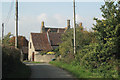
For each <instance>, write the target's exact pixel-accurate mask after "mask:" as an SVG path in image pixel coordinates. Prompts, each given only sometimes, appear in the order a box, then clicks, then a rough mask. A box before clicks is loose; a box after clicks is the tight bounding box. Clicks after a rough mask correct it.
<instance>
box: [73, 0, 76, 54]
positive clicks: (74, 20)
mask: <svg viewBox="0 0 120 80" xmlns="http://www.w3.org/2000/svg"><path fill="white" fill-rule="evenodd" d="M75 15H76V14H75V0H73V28H74V31H73V32H74V54H76V16H75Z"/></svg>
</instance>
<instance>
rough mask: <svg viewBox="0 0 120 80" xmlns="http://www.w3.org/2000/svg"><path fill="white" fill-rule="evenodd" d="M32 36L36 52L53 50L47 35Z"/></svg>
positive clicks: (36, 34)
mask: <svg viewBox="0 0 120 80" xmlns="http://www.w3.org/2000/svg"><path fill="white" fill-rule="evenodd" d="M31 36H32V42H33V46H34V48H35V50H41V51H44V50H45V51H49V50H52V47H51V45H50V44H49V42H48V38H47V34H46V33H31Z"/></svg>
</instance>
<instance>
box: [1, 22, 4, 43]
mask: <svg viewBox="0 0 120 80" xmlns="http://www.w3.org/2000/svg"><path fill="white" fill-rule="evenodd" d="M3 39H4V23H2V39H1V40H2V43H3Z"/></svg>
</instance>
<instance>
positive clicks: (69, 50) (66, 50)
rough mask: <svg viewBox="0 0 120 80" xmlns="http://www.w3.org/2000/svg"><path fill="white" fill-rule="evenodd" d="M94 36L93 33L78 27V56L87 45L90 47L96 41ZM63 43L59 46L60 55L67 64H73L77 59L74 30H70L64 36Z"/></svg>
mask: <svg viewBox="0 0 120 80" xmlns="http://www.w3.org/2000/svg"><path fill="white" fill-rule="evenodd" d="M93 35H94V34H93V33H92V32H88V31H85V30H84V28H83V27H82V26H79V25H77V27H76V50H77V54H78V52H79V50H81V49H83V47H84V46H85V45H89V44H90V43H91V42H93V41H92V40H94V39H93V38H94V36H93ZM62 41H63V42H62V43H61V44H60V46H59V53H60V54H61V56H62V59H64V61H65V62H71V61H73V59H74V58H75V56H77V55H74V54H73V29H69V30H68V31H66V33H64V34H63V36H62Z"/></svg>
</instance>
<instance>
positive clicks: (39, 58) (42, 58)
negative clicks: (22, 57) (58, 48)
mask: <svg viewBox="0 0 120 80" xmlns="http://www.w3.org/2000/svg"><path fill="white" fill-rule="evenodd" d="M52 59H55V55H41V54H40V52H37V51H36V52H35V60H34V61H35V62H50V61H51V60H52Z"/></svg>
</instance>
